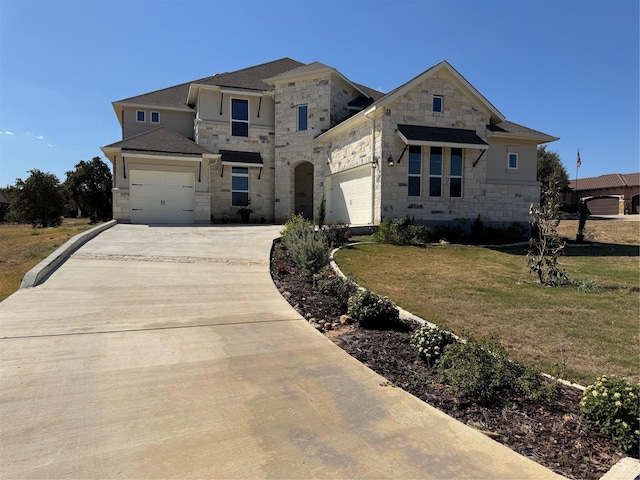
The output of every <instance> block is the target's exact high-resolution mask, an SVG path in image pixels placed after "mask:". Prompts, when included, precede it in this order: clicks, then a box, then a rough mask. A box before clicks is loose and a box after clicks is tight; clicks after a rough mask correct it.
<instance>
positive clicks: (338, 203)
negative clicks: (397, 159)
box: [325, 164, 374, 225]
mask: <svg viewBox="0 0 640 480" xmlns="http://www.w3.org/2000/svg"><path fill="white" fill-rule="evenodd" d="M373 175H374V169H373V168H371V165H370V164H367V165H364V166H361V167H356V168H352V169H350V170H346V171H344V172H340V173H335V174H333V175H330V176H329V177H327V179H326V182H325V186H326V193H325V195H326V201H327V218H326V220H327V221H328V222H343V223H348V224H350V225H369V224H371V222H372V218H373Z"/></svg>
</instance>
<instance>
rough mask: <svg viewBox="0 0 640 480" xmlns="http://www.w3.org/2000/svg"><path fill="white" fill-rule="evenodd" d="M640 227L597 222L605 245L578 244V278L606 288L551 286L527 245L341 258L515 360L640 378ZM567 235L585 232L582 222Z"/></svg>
mask: <svg viewBox="0 0 640 480" xmlns="http://www.w3.org/2000/svg"><path fill="white" fill-rule="evenodd" d="M639 227H640V223H638V222H613V221H589V222H587V238H588V239H590V240H592V241H597V242H600V244H599V245H598V246H589V247H582V246H580V247H578V246H568V247H567V248H566V255H565V256H564V257H563V258H562V259H561V262H562V266H563V267H564V268H565V269H566V271H567V273H568V275H569V276H570V278H579V279H584V280H593V281H595V282H597V283H598V285H600V286H601V291H600V292H598V293H586V292H582V291H578V290H577V289H576V288H572V287H571V288H549V287H541V286H540V285H538V284H537V283H536V276H535V275H534V274H531V273H529V271H528V268H527V266H526V259H525V253H526V247H517V248H501V249H485V248H477V247H464V246H463V247H457V246H434V247H428V248H419V247H397V246H392V245H379V244H374V245H357V246H355V247H353V248H350V249H343V250H341V251H339V252H338V253H337V254H336V261H337V262H338V264H339V265H340V268H341V269H342V270H343V272H344V273H345V274H346V275H348V276H352V277H354V278H355V279H356V280H357V281H358V283H360V284H361V285H363V286H365V287H367V288H369V289H371V290H373V291H375V292H377V293H380V294H382V295H386V296H388V297H389V298H390V299H391V300H392V301H394V302H395V303H397V304H398V305H400V306H402V307H403V308H405V309H407V310H409V311H411V312H412V313H415V314H416V315H418V316H420V317H422V318H424V319H426V320H428V321H430V322H433V323H435V324H437V325H440V326H442V327H444V328H447V329H450V330H452V331H454V332H456V333H458V334H460V335H461V336H463V337H469V336H473V337H489V336H493V337H495V338H497V339H498V340H500V341H501V342H502V343H503V344H504V345H505V347H506V348H507V349H508V351H509V352H510V355H511V357H512V358H514V359H517V360H520V361H524V362H527V363H530V364H534V365H536V366H538V367H539V368H541V369H542V370H543V371H546V372H548V373H551V374H554V375H559V376H562V377H563V378H567V379H571V380H573V381H577V382H579V383H582V384H588V383H590V382H591V381H593V380H594V379H595V378H596V377H597V376H599V375H602V374H615V375H621V376H625V377H627V378H629V379H632V380H635V381H638V380H640V321H639V319H640V316H639V313H640V309H639V306H640V304H639V300H640V295H639V292H640V270H639V266H640V265H639V256H638V253H639V248H638V246H639V245H640V239H639V231H638V228H639ZM560 230H561V233H562V234H564V235H567V236H568V237H570V238H571V237H572V238H575V232H576V230H577V222H576V221H567V222H562V224H561V226H560Z"/></svg>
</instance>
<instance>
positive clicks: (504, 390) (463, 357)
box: [439, 340, 559, 405]
mask: <svg viewBox="0 0 640 480" xmlns="http://www.w3.org/2000/svg"><path fill="white" fill-rule="evenodd" d="M439 371H440V373H441V375H442V376H443V378H444V380H445V381H446V382H447V383H448V384H449V385H450V387H451V388H452V389H453V391H454V392H456V394H458V395H462V396H465V397H468V398H470V399H472V400H474V401H476V402H478V403H480V404H483V405H493V404H500V403H503V402H504V401H506V400H509V399H511V398H514V397H515V396H517V395H520V396H523V397H525V398H529V399H531V400H534V401H540V402H552V401H553V400H555V399H556V398H557V396H558V393H559V386H558V385H557V383H556V382H547V381H545V380H544V379H543V378H542V376H541V375H540V372H538V371H537V370H534V369H533V368H530V367H525V366H523V365H522V364H519V363H517V362H511V361H509V359H508V358H507V354H506V351H505V349H504V347H502V345H500V344H499V343H497V342H493V341H477V340H470V341H469V342H468V343H452V344H450V345H448V346H447V347H445V350H444V354H443V355H442V357H441V359H440V365H439Z"/></svg>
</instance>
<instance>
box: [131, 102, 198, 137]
mask: <svg viewBox="0 0 640 480" xmlns="http://www.w3.org/2000/svg"><path fill="white" fill-rule="evenodd" d="M138 110H144V111H145V121H144V122H143V123H140V122H136V112H137V111H138ZM152 111H153V112H159V113H160V123H151V112H152ZM123 112H124V131H123V137H122V138H123V139H125V138H129V137H132V136H134V135H138V134H139V133H144V132H148V131H149V130H153V129H154V128H158V127H165V128H166V129H167V130H171V131H172V132H175V133H178V134H180V135H182V136H183V137H186V138H193V120H194V118H195V112H179V111H175V110H162V109H158V108H142V107H139V108H130V107H126V108H124V109H123Z"/></svg>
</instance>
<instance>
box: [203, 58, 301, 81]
mask: <svg viewBox="0 0 640 480" xmlns="http://www.w3.org/2000/svg"><path fill="white" fill-rule="evenodd" d="M284 60H290V61H292V62H297V63H300V65H299V66H300V67H302V66H304V65H306V64H305V63H302V62H298V60H294V59H293V58H289V57H282V58H279V59H277V60H271V61H270V62H264V63H260V64H258V65H252V66H250V67H244V68H240V69H238V70H232V71H230V72H224V73H216V74H215V75H213V77H224V76H225V75H230V74H233V73H240V72H244V71H245V70H252V69H254V68H259V67H264V66H265V65H270V64H272V63H277V62H282V61H284ZM295 68H298V67H295ZM292 70H293V69H292ZM207 78H212V77H207ZM203 80H204V79H203Z"/></svg>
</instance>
